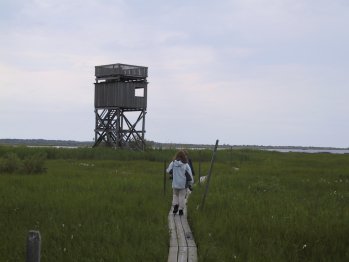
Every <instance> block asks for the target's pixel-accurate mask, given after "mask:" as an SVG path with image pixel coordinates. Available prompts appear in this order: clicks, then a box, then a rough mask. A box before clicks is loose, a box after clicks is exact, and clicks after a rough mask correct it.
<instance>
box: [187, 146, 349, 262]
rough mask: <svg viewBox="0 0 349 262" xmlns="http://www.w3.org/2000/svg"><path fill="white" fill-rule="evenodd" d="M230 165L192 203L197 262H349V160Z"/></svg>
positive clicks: (310, 157) (271, 156) (292, 156)
mask: <svg viewBox="0 0 349 262" xmlns="http://www.w3.org/2000/svg"><path fill="white" fill-rule="evenodd" d="M243 156H244V157H243ZM218 157H219V155H218ZM232 159H233V161H234V162H233V163H231V162H229V161H228V163H219V162H218V163H217V165H216V166H215V168H214V173H213V175H212V178H211V183H210V188H209V194H208V197H207V199H206V203H205V206H204V208H203V210H200V209H199V210H197V207H198V205H199V204H200V202H201V198H202V197H201V196H202V193H203V190H204V187H203V186H202V187H196V192H195V194H192V197H191V199H190V202H189V209H190V210H189V214H190V223H191V225H192V230H193V231H194V235H195V239H196V242H197V244H198V247H199V259H200V261H349V155H330V154H300V153H287V154H285V153H276V152H261V151H249V152H245V153H243V152H241V154H240V160H239V157H238V156H235V157H234V158H232ZM234 159H235V160H234ZM226 160H227V158H226ZM234 167H237V168H239V170H237V169H236V168H234Z"/></svg>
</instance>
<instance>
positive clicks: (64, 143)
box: [0, 139, 349, 150]
mask: <svg viewBox="0 0 349 262" xmlns="http://www.w3.org/2000/svg"><path fill="white" fill-rule="evenodd" d="M214 142H215V141H212V144H211V145H210V144H184V143H160V142H155V141H150V140H146V147H147V148H151V149H178V148H187V149H210V148H212V147H213V146H214ZM93 144H94V142H93V141H74V140H46V139H0V145H23V146H56V147H92V146H93ZM219 148H220V149H230V148H231V149H304V150H306V149H326V150H335V149H349V148H336V147H311V146H308V147H305V146H270V145H269V146H263V145H229V144H222V145H219Z"/></svg>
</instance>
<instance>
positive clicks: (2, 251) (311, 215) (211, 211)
mask: <svg viewBox="0 0 349 262" xmlns="http://www.w3.org/2000/svg"><path fill="white" fill-rule="evenodd" d="M9 153H13V154H16V155H17V156H18V159H19V161H23V160H24V159H27V158H28V157H29V156H31V155H34V154H45V155H46V156H47V160H46V162H45V167H46V168H47V172H46V173H43V174H37V175H36V174H35V175H33V174H31V175H25V174H22V173H16V172H14V173H12V174H11V173H5V174H1V175H0V232H2V240H3V241H1V243H0V261H23V260H24V257H25V241H26V234H27V233H28V231H29V230H31V229H37V230H39V231H40V232H41V235H42V261H166V259H167V254H168V241H169V234H168V225H167V214H168V211H169V208H170V203H171V189H170V181H168V180H167V194H166V195H165V196H164V195H163V167H164V163H163V162H164V161H167V163H168V162H169V161H170V160H171V159H172V157H173V155H174V153H175V151H174V150H149V151H146V152H132V151H126V150H114V149H106V148H94V149H90V148H77V149H63V148H27V147H0V159H3V158H4V156H5V155H6V154H9ZM190 156H191V158H192V159H193V161H194V167H195V171H196V174H197V175H196V180H198V160H199V159H201V160H202V164H201V171H202V173H201V175H206V173H207V170H208V169H209V164H210V159H211V151H209V150H205V151H191V152H190ZM204 190H205V186H204V185H198V184H196V186H195V188H194V192H193V193H192V194H191V197H190V199H189V217H188V218H189V222H190V226H191V229H192V231H193V233H194V237H195V240H196V243H197V245H198V255H199V261H348V260H349V249H348V247H349V238H348V235H349V223H348V221H349V155H330V154H301V153H277V152H264V151H257V150H222V151H218V153H217V161H216V163H215V164H214V168H213V173H212V179H211V185H210V188H209V192H208V195H207V198H206V203H205V206H204V208H203V210H201V209H200V208H199V209H198V207H199V205H200V203H201V200H202V196H203V193H204Z"/></svg>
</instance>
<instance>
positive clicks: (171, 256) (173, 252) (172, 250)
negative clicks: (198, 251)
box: [167, 246, 178, 262]
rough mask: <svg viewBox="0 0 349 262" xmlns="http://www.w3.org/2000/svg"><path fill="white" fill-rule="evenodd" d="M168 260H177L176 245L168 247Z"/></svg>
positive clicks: (174, 261)
mask: <svg viewBox="0 0 349 262" xmlns="http://www.w3.org/2000/svg"><path fill="white" fill-rule="evenodd" d="M167 261H168V262H177V261H178V246H175V247H170V249H169V251H168V259H167Z"/></svg>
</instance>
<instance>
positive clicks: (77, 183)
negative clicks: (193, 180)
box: [0, 160, 169, 261]
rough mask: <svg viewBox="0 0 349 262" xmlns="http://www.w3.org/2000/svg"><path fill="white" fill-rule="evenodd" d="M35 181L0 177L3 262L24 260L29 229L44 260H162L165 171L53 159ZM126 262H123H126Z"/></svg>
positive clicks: (144, 164)
mask: <svg viewBox="0 0 349 262" xmlns="http://www.w3.org/2000/svg"><path fill="white" fill-rule="evenodd" d="M47 166H48V171H47V173H45V174H40V175H31V176H28V175H21V174H17V175H13V174H12V175H1V176H0V180H1V183H0V192H1V200H0V202H1V204H0V211H1V212H0V213H1V223H0V231H1V232H2V241H1V245H0V261H24V258H25V241H26V235H27V232H28V231H29V230H32V229H35V230H39V231H40V232H41V236H42V261H126V260H127V261H164V260H166V258H167V247H168V225H167V213H168V209H169V201H168V200H167V199H166V197H164V196H163V195H162V190H161V189H162V187H161V182H162V180H161V179H158V178H157V176H159V173H160V174H161V171H160V172H159V170H161V168H162V165H161V163H159V164H157V163H154V162H149V161H110V160H96V161H84V162H81V161H76V160H50V161H48V162H47ZM125 259H126V260H125Z"/></svg>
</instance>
